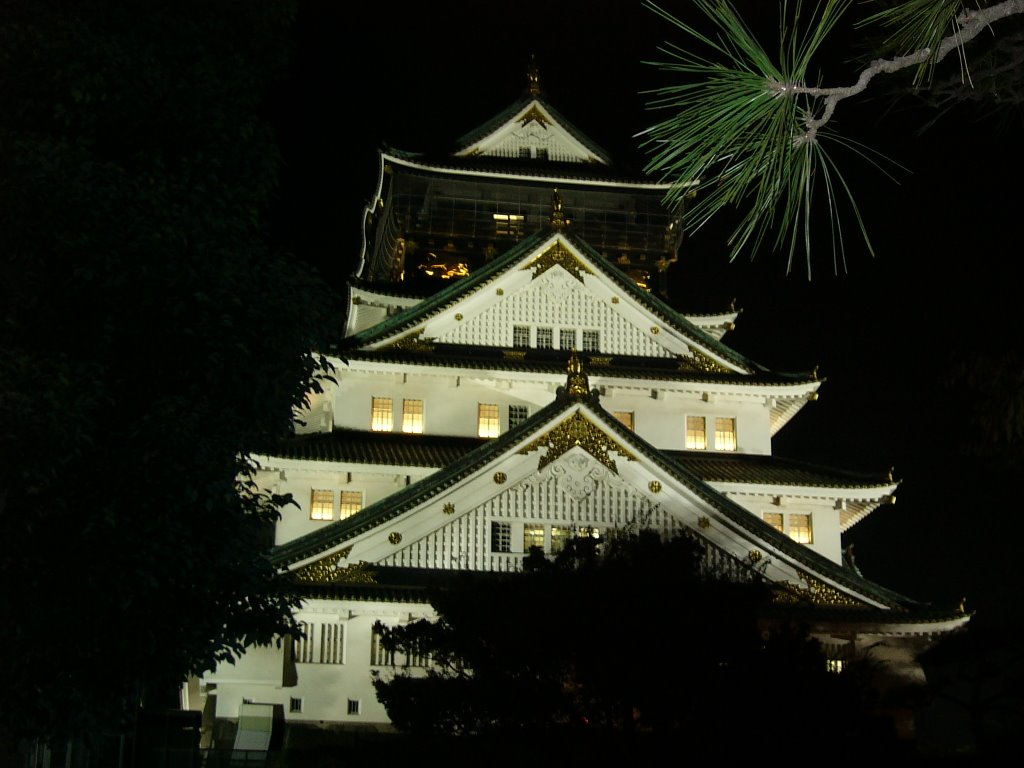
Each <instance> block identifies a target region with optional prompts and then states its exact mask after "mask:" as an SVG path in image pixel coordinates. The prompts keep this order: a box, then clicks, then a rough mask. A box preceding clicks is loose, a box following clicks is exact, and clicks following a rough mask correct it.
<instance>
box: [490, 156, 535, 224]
mask: <svg viewBox="0 0 1024 768" xmlns="http://www.w3.org/2000/svg"><path fill="white" fill-rule="evenodd" d="M526 151H527V152H529V151H530V150H526ZM523 222H524V217H523V216H520V215H519V214H515V213H496V214H494V234H496V235H521V234H523Z"/></svg>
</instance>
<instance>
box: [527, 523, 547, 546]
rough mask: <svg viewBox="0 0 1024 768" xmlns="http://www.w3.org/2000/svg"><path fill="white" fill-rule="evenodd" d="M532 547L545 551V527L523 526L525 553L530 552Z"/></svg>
mask: <svg viewBox="0 0 1024 768" xmlns="http://www.w3.org/2000/svg"><path fill="white" fill-rule="evenodd" d="M531 547H540V548H541V549H542V550H543V549H544V526H543V525H524V526H523V552H529V551H530V548H531Z"/></svg>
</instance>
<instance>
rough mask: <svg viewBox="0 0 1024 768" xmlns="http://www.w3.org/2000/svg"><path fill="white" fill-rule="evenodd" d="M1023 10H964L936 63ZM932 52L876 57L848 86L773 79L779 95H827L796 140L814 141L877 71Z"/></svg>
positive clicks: (1023, 5)
mask: <svg viewBox="0 0 1024 768" xmlns="http://www.w3.org/2000/svg"><path fill="white" fill-rule="evenodd" d="M1019 13H1024V0H1004V1H1003V2H1001V3H999V4H997V5H993V6H989V7H988V8H981V9H978V10H966V11H964V12H963V13H961V14H960V15H959V16H957V19H956V21H957V24H958V25H959V27H960V28H959V29H958V30H957V31H956V32H954V33H953V34H951V35H949V36H948V37H945V38H943V39H942V41H941V42H940V43H939V46H938V48H937V49H936V50H935V52H934V60H935V63H936V64H937V63H938V62H940V61H942V60H943V59H944V58H945V57H946V56H947V55H948V54H949V53H950V52H951V51H953V50H956V49H957V48H961V47H963V46H964V44H966V43H968V42H970V41H971V40H973V39H974V38H975V37H977V36H978V35H979V34H980V33H981V31H982V30H983V29H986V28H987V27H988V26H990V25H991V24H993V23H994V22H996V21H999V20H1000V19H1004V18H1006V17H1008V16H1013V15H1016V14H1019ZM932 56H933V52H932V49H931V48H922V49H921V50H919V51H915V52H913V53H908V54H906V55H904V56H897V57H895V58H892V59H875V60H874V61H872V62H871V63H870V64H869V65H868V66H867V67H866V68H865V69H864V70H863V71H862V72H861V73H860V76H859V77H858V78H857V82H856V83H854V84H853V85H850V86H846V87H838V88H813V87H809V86H805V85H801V84H799V83H772V84H771V88H772V89H773V90H775V91H776V94H777V95H779V96H782V95H795V94H806V95H809V96H814V97H817V98H820V99H823V102H822V105H823V108H822V111H821V115H820V116H819V117H808V118H807V120H806V121H805V123H804V124H805V126H806V128H807V130H806V131H805V132H804V133H803V134H801V135H800V136H798V137H797V138H796V140H795V142H794V143H795V144H797V145H798V146H799V145H801V144H806V143H809V142H813V141H814V140H815V139H816V137H817V134H818V130H819V129H820V128H821V127H822V126H823V125H825V124H826V123H828V121H829V120H831V119H832V114H833V113H834V112H835V109H836V105H837V104H838V103H839V102H840V101H842V100H843V99H846V98H849V97H850V96H855V95H857V94H859V93H862V92H864V91H865V90H867V87H868V83H870V82H871V80H872V79H873V78H874V77H875V75H879V74H892V73H893V72H898V71H899V70H901V69H906V68H908V67H914V66H917V65H919V64H923V63H924V62H926V61H928V60H929V59H930V58H932Z"/></svg>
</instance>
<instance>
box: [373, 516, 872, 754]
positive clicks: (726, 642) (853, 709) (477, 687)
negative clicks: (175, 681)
mask: <svg viewBox="0 0 1024 768" xmlns="http://www.w3.org/2000/svg"><path fill="white" fill-rule="evenodd" d="M701 554H702V553H701V550H700V548H699V546H698V545H696V544H695V543H694V542H693V541H692V540H690V539H688V538H683V537H678V538H674V539H672V540H670V541H667V542H663V541H662V540H661V539H660V538H659V537H658V535H657V534H655V533H652V532H641V533H639V534H630V535H620V536H618V537H615V538H612V539H610V540H607V541H605V542H603V543H602V544H601V545H600V548H599V547H598V546H597V545H596V542H595V541H594V540H593V539H576V540H573V541H571V542H569V545H568V546H567V547H566V549H565V550H564V551H563V552H562V553H561V554H560V555H559V556H558V558H557V559H556V560H555V561H553V562H547V561H545V560H544V558H543V557H542V556H539V557H536V558H531V559H530V560H528V564H529V566H530V567H528V568H527V570H526V571H525V572H524V573H521V574H502V575H499V576H494V575H481V574H475V575H469V574H467V575H466V576H465V577H464V580H463V581H462V583H461V584H460V585H458V586H456V587H453V588H449V589H446V590H444V591H441V592H439V593H438V594H437V595H436V598H435V600H434V605H435V606H436V608H437V610H438V613H439V619H438V621H436V622H433V623H432V622H426V621H421V622H418V623H414V624H411V625H407V626H398V627H394V628H391V629H388V628H386V627H382V626H381V627H379V629H380V630H381V631H382V632H383V633H384V638H385V640H384V642H385V645H386V646H388V647H390V648H392V649H393V650H395V652H396V661H397V662H398V664H399V665H400V664H401V662H402V659H404V658H405V657H406V654H413V655H421V654H429V655H431V657H432V659H433V661H434V666H433V667H431V668H429V669H428V670H427V671H426V672H425V673H424V674H416V673H410V672H408V671H406V670H401V669H396V670H395V672H394V673H393V674H391V675H388V676H383V675H382V676H380V677H379V678H378V679H377V680H376V681H375V687H376V689H377V694H378V697H379V698H380V700H381V701H382V702H383V703H384V705H385V706H386V707H387V710H388V715H389V716H390V717H391V719H392V721H393V722H394V723H395V724H396V725H397V726H398V727H399V728H401V729H403V730H405V731H407V732H409V733H416V734H420V735H427V734H433V735H439V734H462V735H476V736H478V737H488V738H490V737H498V736H501V735H505V736H508V735H509V734H512V733H520V734H524V735H525V734H529V735H530V738H540V739H556V740H558V741H560V742H561V741H562V740H564V739H568V740H570V741H571V740H572V739H573V738H574V735H575V736H578V737H581V738H582V737H585V736H586V734H590V735H591V736H593V737H594V738H597V737H598V736H600V735H601V734H604V735H605V736H609V735H613V734H617V735H618V736H616V738H618V737H624V736H631V737H632V736H636V737H639V738H643V739H645V740H647V741H646V742H645V743H653V741H654V740H656V739H662V738H671V739H684V740H685V739H694V740H695V741H694V742H693V744H694V748H697V746H698V745H699V744H704V745H709V746H710V745H711V744H714V743H717V740H719V739H725V740H726V741H728V740H730V739H731V738H732V737H731V736H730V734H731V733H734V732H743V733H744V734H745V735H744V739H745V740H746V743H748V744H749V743H752V740H753V739H756V738H760V737H763V738H767V739H774V738H777V737H778V734H779V729H780V727H783V724H782V720H783V719H784V717H782V715H781V713H793V712H799V713H800V714H799V725H798V729H799V732H800V734H801V736H800V738H801V739H802V740H803V741H804V744H805V746H807V747H808V748H809V747H811V746H812V745H825V744H837V743H841V742H840V740H841V739H842V738H844V737H852V735H853V734H857V735H858V738H861V739H862V741H863V739H864V738H865V734H867V733H868V731H869V730H870V727H872V726H871V724H872V722H873V721H872V719H871V717H870V715H869V713H868V708H867V706H868V700H867V699H866V697H865V695H864V692H863V690H862V689H861V688H860V687H859V686H858V685H857V684H856V683H855V680H854V678H853V677H852V676H849V677H847V676H837V675H833V674H830V673H828V672H827V671H826V669H825V662H824V658H823V656H822V655H821V653H820V651H819V647H818V645H817V643H816V642H815V641H812V640H809V639H808V637H807V634H806V632H805V631H804V630H803V629H801V628H783V627H781V626H775V628H774V629H773V630H772V631H768V630H767V629H766V626H765V625H764V624H763V623H762V621H761V620H760V618H759V616H760V615H761V611H760V608H761V607H763V605H764V601H765V600H767V599H768V597H769V588H768V586H767V585H765V584H764V583H761V582H760V581H758V580H756V579H753V578H752V579H751V581H749V582H747V583H736V582H730V581H727V580H724V579H720V578H716V577H714V576H710V575H706V574H704V573H703V572H702V570H701V567H700V566H701V562H702V558H701ZM809 702H814V705H813V706H809ZM602 738H603V737H602ZM872 738H874V737H872Z"/></svg>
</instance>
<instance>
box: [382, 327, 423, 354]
mask: <svg viewBox="0 0 1024 768" xmlns="http://www.w3.org/2000/svg"><path fill="white" fill-rule="evenodd" d="M432 341H433V339H432V338H431V337H429V336H427V337H423V329H422V328H420V329H418V330H415V331H413V332H412V333H407V334H406V335H405V336H403V337H402V338H400V339H397V340H396V341H393V342H391V343H390V344H388V345H386V346H385V347H384V349H400V350H404V351H406V352H433V351H434V345H433V344H431V343H430V342H432Z"/></svg>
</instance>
